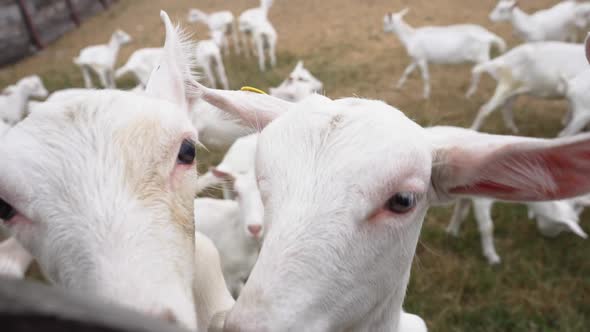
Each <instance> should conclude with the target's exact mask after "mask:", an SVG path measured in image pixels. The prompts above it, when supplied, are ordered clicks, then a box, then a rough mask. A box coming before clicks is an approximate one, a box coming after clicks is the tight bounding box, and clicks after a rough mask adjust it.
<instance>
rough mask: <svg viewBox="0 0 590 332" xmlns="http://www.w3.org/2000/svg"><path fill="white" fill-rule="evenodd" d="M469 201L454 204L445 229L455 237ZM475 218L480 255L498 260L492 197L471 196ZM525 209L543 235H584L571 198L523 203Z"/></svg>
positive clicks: (497, 261) (467, 210)
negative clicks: (479, 238) (565, 233)
mask: <svg viewBox="0 0 590 332" xmlns="http://www.w3.org/2000/svg"><path fill="white" fill-rule="evenodd" d="M469 203H470V202H469V200H468V199H461V200H460V201H459V202H458V203H457V205H456V206H455V211H454V213H453V217H452V218H451V222H450V223H449V226H448V227H447V232H448V233H450V234H452V235H454V236H458V235H459V229H460V227H461V224H462V223H463V221H464V220H465V218H466V217H467V214H468V213H469ZM471 204H472V205H473V210H474V215H475V221H476V222H477V226H478V230H479V234H480V237H481V246H482V250H483V254H484V256H485V257H486V259H487V260H488V263H490V264H498V263H500V256H499V255H498V253H497V251H496V248H495V246H494V224H493V220H492V217H491V210H492V207H493V205H494V200H491V199H485V198H473V199H471ZM525 204H526V205H527V207H528V210H529V218H530V219H533V218H534V219H535V220H536V223H537V228H538V229H539V232H541V234H543V235H544V236H547V237H555V236H557V235H559V234H560V233H562V232H572V233H574V234H576V235H578V236H580V237H582V238H587V235H586V233H585V232H584V231H583V230H582V229H581V228H580V226H579V225H578V223H579V221H580V220H579V211H577V210H576V207H575V205H574V201H573V200H562V201H548V202H528V203H525Z"/></svg>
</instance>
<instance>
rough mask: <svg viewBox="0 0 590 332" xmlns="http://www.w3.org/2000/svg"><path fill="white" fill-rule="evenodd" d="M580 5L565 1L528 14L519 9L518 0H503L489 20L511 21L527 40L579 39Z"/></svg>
mask: <svg viewBox="0 0 590 332" xmlns="http://www.w3.org/2000/svg"><path fill="white" fill-rule="evenodd" d="M577 6H578V4H577V3H576V1H563V2H560V3H558V4H557V5H555V6H553V7H551V8H549V9H545V10H540V11H538V12H536V13H534V14H531V15H529V14H527V13H525V12H524V11H522V9H520V8H518V2H517V1H516V0H500V1H499V2H498V4H497V5H496V7H495V8H494V9H493V10H492V12H491V13H490V20H492V21H494V22H505V21H509V22H510V23H512V26H513V28H514V31H515V32H516V34H517V35H518V36H519V37H520V38H521V39H523V40H524V41H526V42H538V41H551V40H552V41H569V42H576V41H577V28H576V7H577Z"/></svg>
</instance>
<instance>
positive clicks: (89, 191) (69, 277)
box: [0, 12, 233, 331]
mask: <svg viewBox="0 0 590 332" xmlns="http://www.w3.org/2000/svg"><path fill="white" fill-rule="evenodd" d="M160 16H161V18H162V20H163V22H164V24H165V27H166V42H165V46H164V55H163V56H162V59H161V62H160V64H159V65H158V67H157V69H156V70H155V71H154V73H153V74H152V76H151V78H150V81H149V83H148V86H147V90H146V92H145V93H143V94H137V93H130V92H125V91H113V90H102V91H92V92H88V93H85V94H84V95H79V96H77V97H73V98H69V99H68V100H67V101H64V102H48V103H44V105H42V107H43V109H39V111H36V112H33V113H32V114H31V115H30V116H29V117H27V118H26V119H25V120H23V121H22V122H21V123H20V124H19V125H18V126H15V127H13V128H12V129H10V130H9V131H8V133H6V135H5V136H4V137H3V138H2V139H1V140H0V155H2V156H3V158H4V159H3V162H2V163H0V198H1V199H0V212H1V213H0V218H2V219H3V220H4V224H5V226H7V227H8V229H9V231H10V232H11V233H12V235H13V236H14V237H15V238H16V239H17V240H18V241H19V242H20V243H21V244H22V245H23V247H24V248H26V250H28V251H29V252H30V253H31V254H32V256H33V257H34V258H35V259H36V260H37V262H38V263H39V265H40V266H41V269H42V271H43V272H44V274H45V276H47V277H48V279H49V280H50V281H52V282H53V283H55V284H57V285H59V286H61V287H64V288H67V289H70V290H71V291H77V292H83V293H84V294H87V295H88V296H96V297H98V298H100V299H102V300H103V301H105V302H107V303H113V304H118V305H123V306H126V307H129V308H134V309H135V310H137V311H140V312H144V313H146V314H149V315H154V316H157V317H162V318H164V319H167V320H169V321H175V322H177V323H178V324H179V325H182V326H184V327H186V328H189V329H198V330H199V331H206V330H207V328H208V326H209V321H210V320H211V319H212V318H213V316H214V315H215V314H216V313H217V312H220V311H225V310H228V309H229V308H231V306H232V304H233V299H232V298H231V295H230V294H229V292H228V291H227V289H226V287H225V282H224V280H223V275H222V274H221V270H220V266H219V261H218V256H216V252H215V249H214V247H212V246H211V243H210V241H208V240H207V239H206V237H204V236H202V235H200V234H198V233H197V234H195V227H194V216H193V200H194V195H195V191H196V185H197V172H196V168H195V166H196V161H195V155H196V150H195V142H196V141H197V138H198V133H197V131H196V130H195V128H194V127H193V126H192V125H191V121H190V119H189V114H190V113H191V112H192V103H193V101H194V100H195V98H196V95H195V94H194V92H193V91H192V89H191V87H192V86H196V85H197V83H196V82H195V81H194V79H193V78H192V77H191V75H190V68H191V64H192V61H191V60H192V57H191V55H192V51H193V47H192V45H190V44H187V43H186V42H183V41H182V40H181V38H180V35H181V34H180V33H179V32H178V31H177V30H176V29H174V27H173V26H172V23H171V22H170V19H169V17H168V15H167V14H166V13H164V12H161V14H160ZM39 108H41V107H39ZM73 184H75V185H73Z"/></svg>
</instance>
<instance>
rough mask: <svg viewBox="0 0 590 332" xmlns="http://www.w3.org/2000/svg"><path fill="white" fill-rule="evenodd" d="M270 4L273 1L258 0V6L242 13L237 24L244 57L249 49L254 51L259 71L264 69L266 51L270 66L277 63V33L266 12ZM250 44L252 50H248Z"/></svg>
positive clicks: (248, 52)
mask: <svg viewBox="0 0 590 332" xmlns="http://www.w3.org/2000/svg"><path fill="white" fill-rule="evenodd" d="M272 4H273V0H260V6H259V7H256V8H251V9H248V10H246V11H244V12H243V13H242V14H241V15H240V17H239V22H238V25H239V29H240V33H241V34H242V41H243V44H244V51H245V53H246V55H249V54H250V50H251V49H255V50H256V54H257V56H258V66H259V68H260V70H261V71H264V70H265V69H266V59H265V51H266V50H268V54H269V57H270V64H271V66H272V67H274V66H275V65H276V62H277V60H276V44H277V32H276V30H275V29H274V27H273V26H272V24H271V23H270V22H269V20H268V11H269V10H270V7H271V6H272ZM250 44H252V48H250V46H249V45H250Z"/></svg>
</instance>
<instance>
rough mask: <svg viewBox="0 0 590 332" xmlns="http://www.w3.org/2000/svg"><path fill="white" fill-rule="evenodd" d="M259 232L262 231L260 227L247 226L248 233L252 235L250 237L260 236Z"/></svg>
mask: <svg viewBox="0 0 590 332" xmlns="http://www.w3.org/2000/svg"><path fill="white" fill-rule="evenodd" d="M261 230H262V226H261V225H248V231H249V232H250V233H252V235H254V236H258V234H260V231H261Z"/></svg>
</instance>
